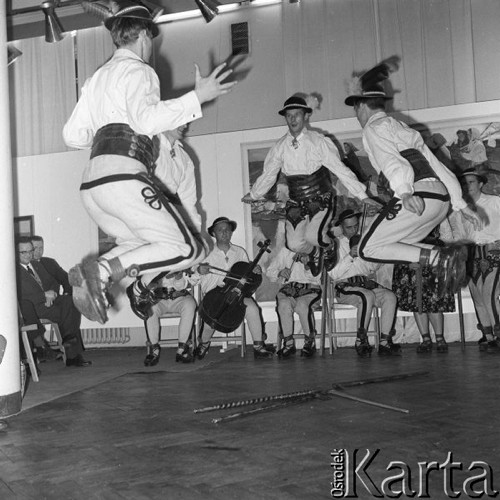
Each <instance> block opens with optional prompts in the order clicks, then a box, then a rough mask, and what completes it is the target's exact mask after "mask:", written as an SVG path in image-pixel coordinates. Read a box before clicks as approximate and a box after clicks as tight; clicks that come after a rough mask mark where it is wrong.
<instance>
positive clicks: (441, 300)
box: [392, 264, 455, 313]
mask: <svg viewBox="0 0 500 500" xmlns="http://www.w3.org/2000/svg"><path fill="white" fill-rule="evenodd" d="M392 291H393V292H394V293H395V294H396V297H397V298H398V309H400V310H401V311H408V312H418V307H417V277H416V272H415V270H414V269H411V268H410V266H409V264H396V265H394V273H393V276H392ZM454 311H455V296H454V295H453V294H451V293H447V294H445V295H442V296H439V295H438V281H437V278H436V275H435V274H434V273H433V272H432V267H431V266H424V267H423V269H422V312H424V313H438V312H454Z"/></svg>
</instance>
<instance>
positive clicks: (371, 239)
mask: <svg viewBox="0 0 500 500" xmlns="http://www.w3.org/2000/svg"><path fill="white" fill-rule="evenodd" d="M416 184H419V187H422V184H424V185H425V186H424V187H425V188H429V189H426V190H424V189H421V190H418V191H416V192H415V193H414V194H415V196H420V197H421V198H424V199H425V208H424V211H423V213H422V214H421V215H417V214H415V213H413V212H410V211H409V210H406V209H405V208H404V207H403V205H402V202H401V200H400V199H399V198H393V199H392V200H390V201H389V203H388V204H387V205H386V206H385V207H384V209H383V210H382V211H381V212H380V213H379V215H378V216H377V217H376V219H375V220H374V221H373V223H372V224H371V226H370V227H369V228H368V231H367V232H366V233H365V234H363V236H362V238H361V241H360V243H359V247H358V252H359V255H360V257H361V258H363V259H364V260H367V261H370V262H384V263H391V262H404V263H410V262H418V260H419V257H420V250H421V248H430V245H424V244H421V243H420V241H422V240H423V239H424V238H425V237H426V236H427V235H428V234H429V233H430V232H431V231H432V229H434V227H436V226H437V225H438V224H439V223H441V221H442V220H443V219H444V218H445V217H446V215H447V213H448V209H449V206H450V203H449V195H448V193H447V191H446V188H445V187H444V185H443V184H441V183H440V182H437V181H431V182H429V181H419V182H418V183H416Z"/></svg>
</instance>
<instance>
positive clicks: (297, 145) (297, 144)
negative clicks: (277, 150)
mask: <svg viewBox="0 0 500 500" xmlns="http://www.w3.org/2000/svg"><path fill="white" fill-rule="evenodd" d="M292 146H293V147H294V149H297V148H298V147H299V141H298V140H297V139H295V138H294V139H293V141H292Z"/></svg>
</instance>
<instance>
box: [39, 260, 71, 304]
mask: <svg viewBox="0 0 500 500" xmlns="http://www.w3.org/2000/svg"><path fill="white" fill-rule="evenodd" d="M38 263H39V264H42V266H43V267H44V268H45V270H46V271H47V273H48V274H49V275H50V276H51V277H52V278H53V282H52V283H51V285H50V288H49V290H55V291H56V292H57V293H59V289H60V287H61V286H62V287H63V292H62V293H67V294H69V295H71V292H72V291H73V289H72V287H71V285H70V284H69V280H68V273H67V272H66V271H65V270H64V269H63V268H62V267H61V266H60V265H59V264H58V263H57V261H56V260H55V259H51V258H50V257H42V258H41V259H40V260H39V261H38ZM54 287H56V288H54Z"/></svg>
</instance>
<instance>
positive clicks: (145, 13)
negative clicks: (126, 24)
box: [82, 0, 164, 37]
mask: <svg viewBox="0 0 500 500" xmlns="http://www.w3.org/2000/svg"><path fill="white" fill-rule="evenodd" d="M146 3H148V2H144V3H143V2H141V1H140V0H109V1H107V2H106V1H105V0H103V1H102V2H99V1H97V2H91V1H89V0H83V1H82V7H83V10H84V11H85V12H87V13H89V14H92V15H95V16H96V17H100V18H101V19H102V20H103V21H104V26H106V28H107V29H108V30H111V28H112V26H113V22H114V21H115V20H116V19H122V18H129V19H137V20H142V21H149V22H151V31H152V34H153V36H154V37H156V36H157V35H158V26H156V24H155V23H156V21H157V20H158V18H159V17H160V16H161V15H162V14H163V10H164V9H163V8H161V7H156V6H155V5H152V4H149V5H146Z"/></svg>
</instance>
